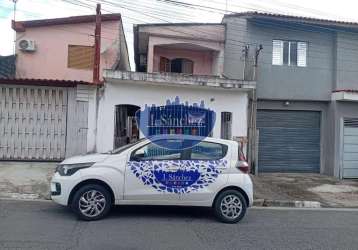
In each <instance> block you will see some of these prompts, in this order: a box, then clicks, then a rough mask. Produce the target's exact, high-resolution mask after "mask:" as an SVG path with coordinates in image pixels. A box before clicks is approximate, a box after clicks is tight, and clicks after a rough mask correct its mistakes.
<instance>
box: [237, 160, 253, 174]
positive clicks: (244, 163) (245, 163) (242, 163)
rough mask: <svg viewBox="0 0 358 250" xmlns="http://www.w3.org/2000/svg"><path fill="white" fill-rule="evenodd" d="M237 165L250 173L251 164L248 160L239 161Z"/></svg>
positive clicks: (246, 172)
mask: <svg viewBox="0 0 358 250" xmlns="http://www.w3.org/2000/svg"><path fill="white" fill-rule="evenodd" d="M236 167H237V168H238V169H239V170H240V171H241V172H243V173H245V174H248V173H249V172H250V167H249V164H248V163H247V162H246V161H239V162H238V163H237V164H236Z"/></svg>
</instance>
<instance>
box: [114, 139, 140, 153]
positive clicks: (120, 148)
mask: <svg viewBox="0 0 358 250" xmlns="http://www.w3.org/2000/svg"><path fill="white" fill-rule="evenodd" d="M144 140H145V138H141V139H139V140H138V141H136V142H132V143H129V144H127V145H124V146H122V147H119V148H116V149H113V150H111V151H109V152H108V154H119V153H122V152H123V151H124V150H126V149H128V148H130V147H132V146H134V145H136V144H138V143H140V142H142V141H144Z"/></svg>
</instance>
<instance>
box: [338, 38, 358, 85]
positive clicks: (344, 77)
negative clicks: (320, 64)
mask: <svg viewBox="0 0 358 250" xmlns="http://www.w3.org/2000/svg"><path fill="white" fill-rule="evenodd" d="M336 42H337V47H336V60H337V61H336V62H337V67H336V84H335V86H334V89H358V33H357V34H355V33H348V32H345V33H343V32H338V33H337V35H336Z"/></svg>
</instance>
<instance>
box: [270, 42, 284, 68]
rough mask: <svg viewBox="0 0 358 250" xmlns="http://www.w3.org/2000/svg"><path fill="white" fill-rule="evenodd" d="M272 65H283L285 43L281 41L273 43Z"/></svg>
mask: <svg viewBox="0 0 358 250" xmlns="http://www.w3.org/2000/svg"><path fill="white" fill-rule="evenodd" d="M272 64H273V65H282V64H283V41H281V40H273V41H272Z"/></svg>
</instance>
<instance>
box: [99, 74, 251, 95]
mask: <svg viewBox="0 0 358 250" xmlns="http://www.w3.org/2000/svg"><path fill="white" fill-rule="evenodd" d="M103 78H104V81H105V84H106V82H115V83H120V82H130V83H137V84H146V85H148V84H150V85H162V86H180V87H199V88H210V89H221V90H238V91H251V90H252V89H255V88H256V82H254V81H243V80H234V79H226V78H221V77H215V76H200V75H199V76H198V75H183V74H176V73H144V72H131V71H113V70H104V73H103Z"/></svg>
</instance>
